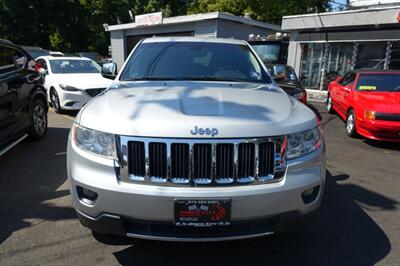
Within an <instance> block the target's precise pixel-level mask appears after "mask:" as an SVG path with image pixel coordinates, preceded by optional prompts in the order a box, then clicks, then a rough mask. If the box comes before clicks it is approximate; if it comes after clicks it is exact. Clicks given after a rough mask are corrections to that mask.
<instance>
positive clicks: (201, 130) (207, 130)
mask: <svg viewBox="0 0 400 266" xmlns="http://www.w3.org/2000/svg"><path fill="white" fill-rule="evenodd" d="M190 134H192V135H193V136H195V135H197V134H199V135H209V136H211V137H215V136H217V135H218V129H216V128H208V127H207V128H201V127H198V126H194V129H193V130H190Z"/></svg>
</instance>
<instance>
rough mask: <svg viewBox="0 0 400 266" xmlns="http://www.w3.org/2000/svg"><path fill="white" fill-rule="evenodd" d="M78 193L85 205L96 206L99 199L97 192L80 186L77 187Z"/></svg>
mask: <svg viewBox="0 0 400 266" xmlns="http://www.w3.org/2000/svg"><path fill="white" fill-rule="evenodd" d="M76 191H77V192H78V197H79V199H80V200H81V201H83V202H84V203H86V204H89V205H94V204H95V203H96V200H97V197H98V195H97V193H96V192H94V191H92V190H90V189H87V188H83V187H80V186H76Z"/></svg>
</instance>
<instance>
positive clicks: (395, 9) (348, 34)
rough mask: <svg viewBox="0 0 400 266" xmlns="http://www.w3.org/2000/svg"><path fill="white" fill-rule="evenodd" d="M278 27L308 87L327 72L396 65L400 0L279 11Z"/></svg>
mask: <svg viewBox="0 0 400 266" xmlns="http://www.w3.org/2000/svg"><path fill="white" fill-rule="evenodd" d="M282 30H284V31H289V32H290V34H291V39H290V44H289V55H288V64H289V65H292V66H293V67H294V68H295V70H296V72H297V73H298V75H299V76H303V77H306V79H305V80H304V85H305V86H306V87H307V88H308V89H313V90H326V89H327V85H328V83H329V82H328V81H327V77H329V76H330V75H335V74H339V75H343V74H344V73H346V72H347V71H349V70H352V69H359V68H375V69H400V6H386V7H385V6H384V7H379V6H378V7H370V8H365V9H358V10H349V11H341V12H327V13H319V14H307V15H297V16H285V17H283V19H282Z"/></svg>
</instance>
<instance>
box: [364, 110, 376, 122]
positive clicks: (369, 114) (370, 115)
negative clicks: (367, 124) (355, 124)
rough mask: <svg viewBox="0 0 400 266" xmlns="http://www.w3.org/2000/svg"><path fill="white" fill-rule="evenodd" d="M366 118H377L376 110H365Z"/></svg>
mask: <svg viewBox="0 0 400 266" xmlns="http://www.w3.org/2000/svg"><path fill="white" fill-rule="evenodd" d="M364 118H365V119H369V120H375V111H371V110H365V111H364Z"/></svg>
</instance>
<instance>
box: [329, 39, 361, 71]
mask: <svg viewBox="0 0 400 266" xmlns="http://www.w3.org/2000/svg"><path fill="white" fill-rule="evenodd" d="M353 50H354V44H353V43H330V44H329V52H328V55H327V64H326V69H325V73H327V74H330V73H332V74H338V75H340V76H343V75H344V74H346V73H347V72H349V71H350V70H351V67H352V64H353Z"/></svg>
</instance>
